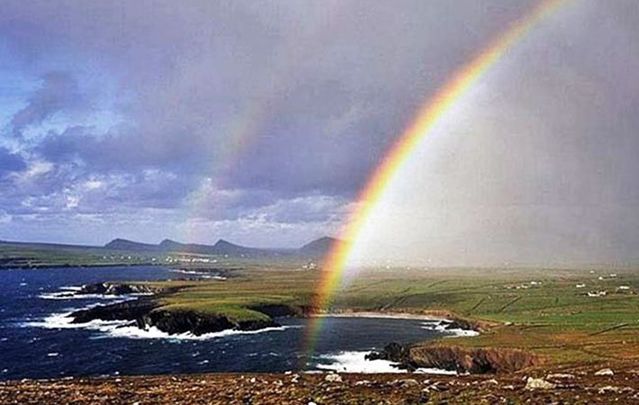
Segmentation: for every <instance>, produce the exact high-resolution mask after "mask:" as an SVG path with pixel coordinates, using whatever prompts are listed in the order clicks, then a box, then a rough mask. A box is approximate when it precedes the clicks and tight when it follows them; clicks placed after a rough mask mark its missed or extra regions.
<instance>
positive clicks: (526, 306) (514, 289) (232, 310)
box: [159, 263, 639, 364]
mask: <svg viewBox="0 0 639 405" xmlns="http://www.w3.org/2000/svg"><path fill="white" fill-rule="evenodd" d="M611 274H614V276H611ZM235 275H236V277H233V278H230V279H228V280H226V281H200V282H195V281H191V282H188V281H182V282H170V283H159V284H162V285H171V286H174V287H175V286H179V287H180V289H179V290H178V291H177V292H175V293H173V294H171V295H169V296H167V297H164V298H163V299H162V303H163V304H164V305H165V306H166V308H168V309H186V308H188V309H192V310H196V311H202V312H209V313H219V314H225V315H228V316H229V317H231V318H235V319H255V318H256V317H261V316H263V314H261V313H259V312H256V311H254V310H251V309H250V307H253V306H258V305H263V304H287V305H296V306H304V305H310V304H311V303H312V297H313V295H314V294H315V286H316V285H317V280H318V276H319V272H318V270H304V269H302V267H301V265H300V264H299V263H298V264H293V263H289V264H287V265H282V266H279V267H270V266H264V267H261V268H253V269H248V270H238V271H236V272H235ZM600 278H601V279H600ZM580 284H585V286H584V287H581V288H578V287H577V285H580ZM619 287H622V289H620V288H619ZM626 287H627V288H626ZM638 290H639V272H638V271H636V270H635V269H632V268H617V269H614V270H610V269H606V270H602V269H599V270H556V269H548V270H543V269H542V270H531V269H520V270H510V269H508V270H507V269H436V270H428V269H423V270H416V269H415V270H406V269H390V270H374V269H371V270H367V271H365V272H363V273H362V274H360V275H359V276H358V277H357V278H356V279H355V280H354V281H353V282H352V283H351V284H350V285H348V286H347V287H346V288H344V289H343V290H341V291H338V292H336V294H335V298H334V300H333V302H332V305H331V308H329V309H328V310H329V311H335V312H341V311H378V312H410V313H430V314H435V315H437V314H439V315H444V316H451V317H458V318H464V319H468V320H473V321H479V323H480V324H482V325H483V326H484V331H483V333H482V334H481V335H480V336H477V337H468V338H456V339H443V340H442V342H441V344H455V345H462V346H469V347H505V348H519V349H526V350H530V351H533V352H535V353H537V354H540V355H542V356H544V357H546V358H547V359H548V360H549V362H551V363H561V364H567V363H584V362H602V361H609V360H637V359H639V296H638V295H636V291H638ZM599 291H606V295H605V296H598V297H590V296H588V295H587V293H588V292H599Z"/></svg>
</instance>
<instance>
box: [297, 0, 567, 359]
mask: <svg viewBox="0 0 639 405" xmlns="http://www.w3.org/2000/svg"><path fill="white" fill-rule="evenodd" d="M564 2H566V0H544V1H541V2H539V3H538V4H537V5H536V6H535V7H534V8H532V9H531V10H530V11H529V12H528V13H527V14H525V15H524V16H523V17H522V18H520V19H519V20H517V21H515V22H514V23H513V24H512V25H511V26H510V27H509V28H508V29H507V30H506V31H505V32H503V33H502V34H501V35H500V36H499V37H497V38H496V39H495V40H494V41H493V42H492V43H490V44H489V45H488V46H487V47H486V48H484V49H483V50H482V51H481V52H480V53H479V54H477V55H476V56H475V57H474V58H473V59H472V60H470V62H468V63H467V64H465V65H464V66H462V67H461V68H459V69H458V70H457V71H455V72H454V73H453V75H452V76H451V77H450V79H449V80H447V81H446V83H445V84H444V85H443V86H442V87H441V88H440V89H439V90H438V91H437V93H435V95H434V96H433V97H431V98H430V99H429V100H428V101H427V102H426V103H425V104H424V106H423V107H422V108H421V109H420V111H419V113H418V115H417V118H416V119H415V120H414V121H413V123H412V124H411V125H410V126H409V127H408V128H407V130H406V131H405V132H404V133H403V135H402V136H401V137H400V139H399V140H398V141H397V142H396V143H395V144H394V145H393V146H392V148H391V149H390V150H389V151H388V153H387V154H386V156H385V158H384V160H383V161H382V162H381V164H380V165H379V166H378V167H377V168H376V169H375V171H374V172H373V174H372V176H371V177H370V178H369V180H368V182H367V183H366V185H365V187H364V188H363V189H362V190H361V191H360V193H359V196H358V198H357V201H358V205H359V208H358V209H357V210H355V211H354V212H353V213H352V214H351V216H350V217H349V218H348V221H347V222H346V226H345V228H344V230H343V231H342V234H341V237H340V240H339V241H338V242H337V243H336V244H335V245H334V246H333V247H332V248H331V251H330V252H329V253H328V255H327V256H326V257H325V258H324V261H323V264H322V270H321V271H322V273H321V276H320V281H319V286H318V290H317V293H316V295H315V299H314V302H313V305H312V307H313V308H315V310H316V312H317V314H316V315H320V314H321V312H324V311H326V310H328V309H329V307H330V304H331V300H332V299H333V295H334V293H335V291H336V290H337V289H339V287H340V284H341V281H342V278H343V276H344V272H345V270H346V265H347V262H348V259H349V255H350V253H351V251H352V248H353V245H354V242H355V241H356V240H357V239H358V236H359V234H360V232H361V230H362V228H363V226H364V224H365V223H366V221H367V219H368V217H369V216H370V214H371V213H372V211H373V209H374V208H375V206H376V205H377V203H378V201H379V200H380V198H381V197H382V195H383V194H384V191H385V190H386V188H387V186H388V184H389V183H390V182H391V180H392V178H393V176H394V175H395V173H396V172H397V171H398V169H399V167H400V166H401V165H402V164H403V162H404V161H406V160H407V158H408V157H409V156H410V155H411V153H412V152H413V151H414V150H415V149H416V147H417V146H418V144H419V143H420V142H421V141H422V140H423V139H424V138H425V137H427V136H428V135H429V134H430V132H431V131H432V129H433V128H434V127H435V126H436V124H437V123H438V122H439V120H440V119H441V118H442V117H443V116H444V115H445V113H446V112H447V111H448V110H450V109H451V107H452V106H453V105H455V104H456V103H457V101H458V100H460V98H462V97H463V96H464V95H465V94H466V93H467V92H468V90H469V89H470V88H472V87H473V85H474V84H476V83H477V82H478V81H479V79H480V78H481V77H482V76H483V74H484V73H486V71H488V70H489V69H490V67H492V66H493V65H495V63H497V62H498V61H499V60H500V59H501V58H502V56H504V55H505V54H506V53H507V52H508V50H510V49H511V48H512V47H513V46H514V45H515V44H517V42H519V41H520V40H521V39H522V38H523V37H525V36H526V34H527V33H528V32H530V31H531V30H532V29H533V28H534V27H535V25H536V24H537V23H538V22H540V21H541V20H543V19H544V18H545V17H546V16H548V15H550V14H552V13H553V12H554V11H555V10H557V9H558V8H559V6H560V5H561V4H562V3H564ZM322 323H323V318H322V317H321V316H316V317H313V318H312V319H311V322H310V325H309V328H308V330H307V335H306V342H305V344H306V351H307V354H308V355H309V356H310V355H312V353H313V351H314V348H315V343H316V340H317V338H318V335H319V333H320V331H321V329H322Z"/></svg>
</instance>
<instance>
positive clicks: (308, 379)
mask: <svg viewBox="0 0 639 405" xmlns="http://www.w3.org/2000/svg"><path fill="white" fill-rule="evenodd" d="M618 366H619V367H620V368H616V369H614V370H608V369H603V370H598V369H596V368H578V369H572V370H555V371H551V370H542V369H533V370H530V371H529V372H528V373H514V374H498V375H496V376H478V375H466V376H458V377H451V376H433V375H425V374H410V375H407V374H399V375H398V374H368V375H363V374H303V373H300V374H296V373H288V374H199V375H188V376H187V375H176V376H139V377H109V378H75V379H74V378H66V379H61V380H21V381H8V382H0V403H3V404H60V403H73V404H164V403H172V404H305V405H308V404H317V405H320V404H418V403H429V404H441V403H447V404H468V403H479V404H482V403H483V404H499V403H504V404H506V403H531V404H539V403H558V404H560V403H581V404H586V403H587V404H610V403H615V404H630V403H637V402H639V378H638V377H639V370H636V369H633V368H632V366H631V365H627V366H621V365H618Z"/></svg>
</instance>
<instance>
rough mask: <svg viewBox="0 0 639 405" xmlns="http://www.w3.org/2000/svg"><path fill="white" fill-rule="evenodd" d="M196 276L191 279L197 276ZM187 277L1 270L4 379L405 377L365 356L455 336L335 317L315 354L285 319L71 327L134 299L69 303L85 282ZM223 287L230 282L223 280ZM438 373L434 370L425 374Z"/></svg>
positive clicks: (298, 322)
mask: <svg viewBox="0 0 639 405" xmlns="http://www.w3.org/2000/svg"><path fill="white" fill-rule="evenodd" d="M193 276H197V275H189V277H193ZM179 277H184V275H183V274H177V273H176V272H174V271H172V270H170V269H165V268H162V267H108V268H63V269H40V270H2V271H0V286H1V287H2V294H0V379H2V380H7V379H21V378H54V377H65V376H100V375H135V374H166V373H200V372H285V371H302V370H303V371H313V370H317V371H321V370H337V371H351V372H393V371H398V370H397V369H395V368H394V367H392V366H391V364H390V363H389V362H385V361H367V360H364V356H365V354H366V353H367V352H369V351H370V350H374V349H381V348H382V347H384V345H386V344H387V343H389V342H399V343H411V342H416V341H424V340H428V339H432V338H435V337H439V336H442V335H451V334H452V333H451V332H447V331H442V330H441V328H438V324H437V322H436V321H424V320H418V319H388V318H347V317H334V318H333V317H331V318H327V319H326V320H324V327H323V329H322V333H321V335H320V337H319V339H318V344H317V346H316V349H315V351H314V353H313V355H312V356H310V357H309V356H307V352H306V350H305V347H304V337H305V329H306V324H307V322H308V320H305V319H294V318H282V319H278V322H279V323H280V324H281V325H282V326H281V327H278V328H268V329H265V330H262V331H252V332H241V331H224V332H220V333H214V334H210V335H205V336H203V337H194V336H189V335H184V336H169V335H167V334H165V333H162V332H160V331H158V330H148V331H143V330H140V329H138V328H136V327H132V326H125V325H123V323H122V322H92V323H90V324H83V325H71V324H69V318H67V317H65V315H66V314H68V313H69V312H72V311H74V310H77V309H80V308H87V307H89V306H92V305H98V304H105V303H110V302H116V301H117V300H125V299H135V297H104V296H89V297H82V298H79V297H64V296H61V295H62V294H61V293H65V292H66V293H68V292H73V290H74V289H77V288H78V287H80V286H82V285H83V284H90V283H97V282H103V281H127V280H159V279H168V278H179ZM220 282H224V281H220ZM425 371H436V370H425Z"/></svg>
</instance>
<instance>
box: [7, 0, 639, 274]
mask: <svg viewBox="0 0 639 405" xmlns="http://www.w3.org/2000/svg"><path fill="white" fill-rule="evenodd" d="M567 3H568V4H566V5H565V6H562V7H561V8H560V10H559V11H558V12H556V13H555V14H553V15H552V16H550V17H548V18H547V19H545V20H544V21H542V22H541V23H540V24H538V26H536V27H535V29H534V30H533V32H531V33H530V34H529V35H527V36H526V37H525V38H524V40H522V41H521V42H520V43H518V44H517V45H516V46H515V47H514V48H513V49H512V51H511V52H509V53H508V54H507V55H506V56H505V57H504V58H502V60H500V61H499V62H498V63H497V64H496V65H495V67H494V68H492V69H491V70H490V71H489V72H488V74H487V75H485V77H483V78H482V79H481V81H480V83H478V84H477V86H475V88H473V90H472V91H471V93H470V94H468V95H467V96H466V97H464V99H463V100H460V102H459V103H458V105H456V107H455V110H454V114H449V115H448V116H447V118H446V120H445V122H442V124H441V125H440V128H439V129H438V131H437V133H436V134H435V136H432V137H430V138H429V140H428V141H426V142H424V143H423V144H422V145H421V146H420V149H419V151H416V153H415V154H414V156H412V157H411V159H410V161H408V162H406V164H405V165H403V167H402V169H401V173H399V174H398V176H396V177H397V178H399V179H400V180H398V181H395V182H394V183H393V184H392V185H390V186H389V191H388V192H387V193H385V198H384V201H382V202H381V203H380V207H379V209H378V210H377V212H376V213H375V215H374V218H371V220H370V221H369V222H370V224H369V225H368V228H367V229H368V230H367V232H365V235H364V236H363V237H362V241H361V243H360V244H359V248H358V249H359V252H360V254H359V256H360V257H371V256H375V255H372V253H374V252H385V253H384V255H385V257H381V256H380V257H376V258H375V260H385V259H393V260H395V259H400V258H401V259H404V260H408V261H425V262H429V263H430V262H432V263H437V264H446V263H448V262H450V258H451V257H453V256H454V257H455V258H456V260H459V261H460V262H473V263H484V262H486V263H492V262H495V261H496V262H500V263H501V262H507V261H515V262H516V261H531V260H538V258H539V257H545V260H548V261H557V262H562V261H599V260H613V259H614V260H630V259H635V258H636V256H637V254H636V253H634V252H635V251H638V249H637V248H638V247H639V235H638V233H637V232H636V231H635V229H639V227H638V226H637V225H639V219H638V218H639V216H638V215H637V213H638V212H637V207H638V206H639V187H637V186H638V185H639V184H638V183H639V180H637V176H636V173H638V170H637V169H638V168H639V167H638V166H639V159H636V156H638V152H639V135H638V129H639V114H637V112H639V99H638V98H639V41H637V38H639V4H637V3H636V2H634V1H631V0H629V1H624V0H619V1H615V2H599V1H587V0H581V1H580V0H568V1H567ZM534 4H535V1H511V0H492V1H476V0H460V1H456V2H449V1H445V0H431V1H421V0H419V1H408V0H400V1H392V2H391V1H377V2H370V1H341V0H340V1H322V2H312V1H298V2H284V1H281V2H275V1H257V2H256V1H218V2H210V1H195V0H190V1H189V0H187V1H181V2H173V1H162V0H158V1H144V0H141V1H135V2H132V1H103V2H80V1H63V0H54V1H35V0H17V1H13V0H5V1H3V2H2V12H1V13H0V78H1V80H0V190H1V191H0V239H9V240H28V241H49V242H65V243H85V244H103V243H106V242H108V241H109V240H110V239H112V238H115V237H124V238H129V239H135V240H140V241H145V242H159V241H160V240H162V239H164V238H173V239H177V240H181V241H188V242H199V243H212V242H215V241H216V240H217V239H218V238H225V239H228V240H231V241H233V242H237V243H242V244H246V245H251V246H262V247H293V246H299V245H301V244H303V243H305V242H307V241H309V240H311V239H314V238H317V237H320V236H324V235H338V234H339V230H340V229H341V227H342V226H343V224H344V221H345V220H346V218H347V216H348V214H349V213H350V212H353V211H354V210H356V209H357V207H358V203H357V194H358V191H359V190H360V189H361V188H362V187H363V186H364V184H365V182H366V180H367V178H368V176H370V174H371V173H372V172H373V170H374V169H375V167H376V166H377V165H378V164H379V162H380V161H381V160H382V159H383V157H384V155H385V153H386V152H387V151H388V149H389V148H390V146H391V145H392V144H393V143H394V142H396V141H397V140H398V139H399V138H400V136H401V134H402V132H403V130H404V129H405V128H406V127H407V126H408V125H409V124H410V122H411V120H412V119H413V118H414V116H415V114H416V113H417V111H418V110H419V107H420V106H421V105H422V104H423V103H424V102H426V101H427V100H428V99H429V97H430V96H432V95H433V94H434V93H435V92H436V91H437V89H438V88H439V87H441V86H442V85H443V84H444V83H445V82H446V79H448V78H449V77H450V75H451V74H452V72H454V71H455V69H457V68H459V67H460V66H462V65H463V64H464V63H465V62H467V61H469V60H470V59H471V58H472V57H473V56H474V55H475V54H476V53H477V52H479V51H481V49H482V48H484V47H486V46H487V44H488V43H489V42H490V41H491V40H492V39H493V38H495V37H496V36H498V35H499V34H500V33H501V32H503V31H504V30H505V29H507V27H508V26H509V24H511V23H512V22H513V21H515V20H516V19H518V18H520V17H521V16H523V15H525V14H526V13H527V11H528V10H530V8H531V7H532V6H533V5H534ZM460 252H463V253H460ZM633 255H634V256H633Z"/></svg>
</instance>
